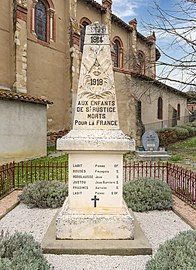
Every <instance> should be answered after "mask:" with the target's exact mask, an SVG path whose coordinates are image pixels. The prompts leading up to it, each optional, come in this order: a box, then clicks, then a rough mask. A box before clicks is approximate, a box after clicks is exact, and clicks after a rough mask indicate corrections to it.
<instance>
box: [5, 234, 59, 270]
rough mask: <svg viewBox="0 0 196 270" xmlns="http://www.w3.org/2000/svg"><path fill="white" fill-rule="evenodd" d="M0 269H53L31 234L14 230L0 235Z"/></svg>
mask: <svg viewBox="0 0 196 270" xmlns="http://www.w3.org/2000/svg"><path fill="white" fill-rule="evenodd" d="M0 269H1V270H38V269H39V270H50V269H54V268H53V267H52V266H51V265H50V264H49V263H48V262H47V260H46V258H45V257H44V255H43V254H42V250H41V247H40V244H39V243H38V242H36V241H35V240H34V238H33V236H32V235H28V234H27V233H20V232H15V233H14V234H13V235H11V236H10V235H9V233H6V234H5V233H3V232H2V233H1V235H0Z"/></svg>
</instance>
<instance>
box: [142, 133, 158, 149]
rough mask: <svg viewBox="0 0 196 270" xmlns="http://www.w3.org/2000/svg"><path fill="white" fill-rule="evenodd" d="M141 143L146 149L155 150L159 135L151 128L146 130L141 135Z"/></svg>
mask: <svg viewBox="0 0 196 270" xmlns="http://www.w3.org/2000/svg"><path fill="white" fill-rule="evenodd" d="M142 145H143V147H144V149H145V150H146V151H157V150H158V148H159V137H158V135H157V133H156V132H155V131H153V130H149V131H146V132H145V133H144V134H143V136H142Z"/></svg>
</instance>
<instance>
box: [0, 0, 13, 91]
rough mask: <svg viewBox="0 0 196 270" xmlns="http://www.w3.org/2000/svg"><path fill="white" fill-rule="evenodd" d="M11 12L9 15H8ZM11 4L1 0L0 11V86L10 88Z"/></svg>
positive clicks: (11, 66) (11, 47)
mask: <svg viewBox="0 0 196 270" xmlns="http://www.w3.org/2000/svg"><path fill="white" fill-rule="evenodd" d="M8 14H11V16H8ZM12 14H13V5H12V1H11V0H6V1H1V11H0V71H1V72H0V87H1V88H2V89H7V88H8V89H10V88H11V87H12V85H13V82H14V35H13V16H12Z"/></svg>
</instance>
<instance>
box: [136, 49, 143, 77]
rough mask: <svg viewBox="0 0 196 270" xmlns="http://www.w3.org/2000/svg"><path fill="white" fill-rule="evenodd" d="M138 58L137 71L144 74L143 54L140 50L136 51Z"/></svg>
mask: <svg viewBox="0 0 196 270" xmlns="http://www.w3.org/2000/svg"><path fill="white" fill-rule="evenodd" d="M137 58H138V59H137V60H138V72H139V73H140V74H145V55H144V53H143V52H142V51H138V53H137Z"/></svg>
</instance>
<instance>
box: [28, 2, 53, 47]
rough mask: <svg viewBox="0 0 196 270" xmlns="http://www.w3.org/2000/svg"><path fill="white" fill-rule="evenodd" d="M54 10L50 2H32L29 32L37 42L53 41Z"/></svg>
mask: <svg viewBox="0 0 196 270" xmlns="http://www.w3.org/2000/svg"><path fill="white" fill-rule="evenodd" d="M54 13H55V9H54V5H53V3H52V0H33V4H32V11H31V32H32V33H33V34H35V36H36V37H37V40H38V41H39V40H40V41H44V42H47V43H49V42H50V41H55V31H54V30H55V27H54V20H55V16H54Z"/></svg>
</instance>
